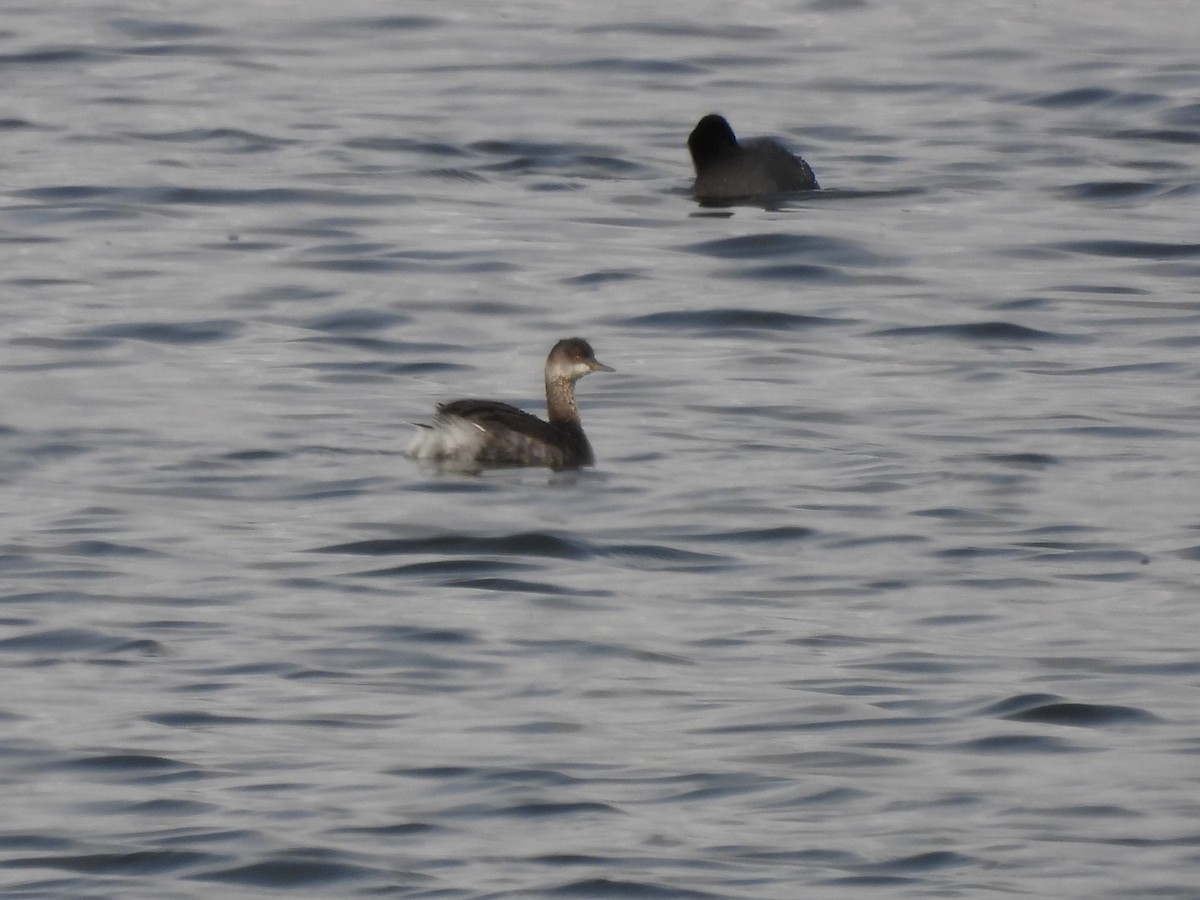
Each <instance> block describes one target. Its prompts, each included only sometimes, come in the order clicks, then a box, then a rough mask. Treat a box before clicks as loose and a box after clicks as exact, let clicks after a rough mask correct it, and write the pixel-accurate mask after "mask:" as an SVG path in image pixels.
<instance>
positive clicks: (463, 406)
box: [407, 338, 615, 469]
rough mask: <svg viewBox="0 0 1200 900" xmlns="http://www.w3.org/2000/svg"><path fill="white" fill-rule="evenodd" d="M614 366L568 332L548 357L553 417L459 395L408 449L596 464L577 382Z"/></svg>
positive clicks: (436, 457) (460, 459)
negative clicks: (579, 404) (577, 398)
mask: <svg viewBox="0 0 1200 900" xmlns="http://www.w3.org/2000/svg"><path fill="white" fill-rule="evenodd" d="M612 371H615V370H614V369H610V368H609V367H608V366H606V365H604V364H603V363H601V362H598V361H597V360H596V356H595V354H594V353H593V352H592V348H591V345H590V344H588V342H587V341H585V340H583V338H566V339H565V340H561V341H559V342H558V343H557V344H555V345H554V349H553V350H551V351H550V355H549V356H548V357H547V358H546V412H547V413H548V418H549V419H550V421H548V422H543V421H542V420H541V419H539V418H538V417H537V416H534V415H530V414H529V413H527V412H524V411H523V410H520V409H517V408H516V407H515V406H509V405H508V404H507V403H500V402H498V401H496V400H455V401H453V402H451V403H443V404H441V405H439V406H438V408H437V415H435V416H434V419H433V424H432V425H418V426H417V428H418V429H419V430H418V432H417V435H416V437H414V438H413V439H412V443H410V444H409V445H408V450H407V453H408V455H409V456H411V457H412V458H414V459H423V460H431V461H434V462H440V463H443V464H449V465H452V466H455V467H463V468H482V467H484V466H549V467H550V468H552V469H574V468H578V467H579V466H590V465H592V463H593V461H594V460H593V457H592V447H591V445H590V444H589V443H588V439H587V435H585V434H584V433H583V426H582V425H581V424H580V423H579V407H577V406H576V405H575V382H576V381H578V380H579V379H580V378H582V377H583V376H584V375H587V374H588V373H589V372H612Z"/></svg>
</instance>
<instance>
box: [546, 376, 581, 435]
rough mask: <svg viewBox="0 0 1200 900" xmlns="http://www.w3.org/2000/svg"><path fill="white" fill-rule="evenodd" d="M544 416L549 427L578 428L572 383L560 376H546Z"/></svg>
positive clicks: (577, 415)
mask: <svg viewBox="0 0 1200 900" xmlns="http://www.w3.org/2000/svg"><path fill="white" fill-rule="evenodd" d="M546 416H547V418H548V419H549V420H550V424H551V425H569V426H573V427H575V428H578V427H579V407H578V406H576V405H575V382H574V381H571V380H570V379H568V378H562V377H561V376H558V377H556V376H553V375H547V376H546Z"/></svg>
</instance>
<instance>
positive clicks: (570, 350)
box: [546, 337, 616, 381]
mask: <svg viewBox="0 0 1200 900" xmlns="http://www.w3.org/2000/svg"><path fill="white" fill-rule="evenodd" d="M613 371H616V370H615V369H612V368H610V367H608V366H606V365H604V363H602V362H600V360H598V359H596V354H595V353H593V352H592V345H591V344H589V343H588V342H587V341H585V340H584V339H583V338H577V337H574V338H563V339H562V340H561V341H559V342H558V343H557V344H555V345H554V349H553V350H551V351H550V356H549V357H548V358H547V359H546V377H547V378H555V379H566V380H567V381H575V380H576V379H579V378H582V377H583V376H584V375H587V374H588V373H589V372H613Z"/></svg>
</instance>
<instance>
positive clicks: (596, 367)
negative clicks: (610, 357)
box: [588, 358, 617, 372]
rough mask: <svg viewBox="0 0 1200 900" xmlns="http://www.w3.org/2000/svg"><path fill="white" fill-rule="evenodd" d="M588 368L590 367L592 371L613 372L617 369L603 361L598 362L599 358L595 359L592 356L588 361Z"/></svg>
mask: <svg viewBox="0 0 1200 900" xmlns="http://www.w3.org/2000/svg"><path fill="white" fill-rule="evenodd" d="M588 368H589V369H591V370H592V371H593V372H615V371H617V370H616V369H614V368H613V367H612V366H606V365H605V364H604V363H602V362H600V360H598V359H595V358H593V359H592V361H591V362H590V363H588Z"/></svg>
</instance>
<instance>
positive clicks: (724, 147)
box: [688, 114, 820, 200]
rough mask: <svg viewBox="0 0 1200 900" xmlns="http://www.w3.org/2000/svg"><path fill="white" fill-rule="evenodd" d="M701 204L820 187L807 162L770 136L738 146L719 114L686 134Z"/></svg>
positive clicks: (696, 192)
mask: <svg viewBox="0 0 1200 900" xmlns="http://www.w3.org/2000/svg"><path fill="white" fill-rule="evenodd" d="M688 150H690V151H691V154H692V164H693V165H694V166H695V167H696V183H695V184H694V185H693V186H692V192H693V193H694V194H695V195H696V197H697V198H698V199H700V200H731V199H733V198H735V197H757V196H761V195H763V194H778V193H782V192H783V191H815V190H818V189H819V188H820V185H818V184H817V179H816V176H814V175H813V172H812V169H810V168H809V167H808V163H806V162H805V161H804V160H802V159H801V158H800V157H798V156H793V155H792V154H791V153H789V152H788V151H787V150H786V149H785V148H784V147H783V146H782V145H780V144H779V143H777V142H775V141H773V140H771V139H770V138H755V139H753V140H748V141H743V142H742V143H740V144H739V143H738V139H737V138H736V137H735V136H734V134H733V129H732V128H730V127H729V123H728V122H726V121H725V119H724V117H723V116H718V115H716V114H713V115H710V116H705V117H704V118H703V119H701V120H700V122H699V123H698V124H697V125H696V127H695V128H693V129H692V133H691V134H690V135H688Z"/></svg>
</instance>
